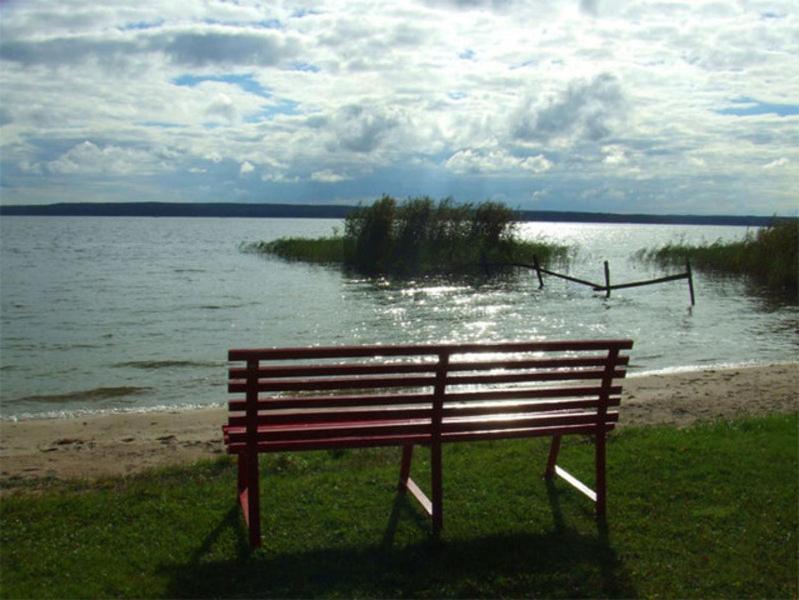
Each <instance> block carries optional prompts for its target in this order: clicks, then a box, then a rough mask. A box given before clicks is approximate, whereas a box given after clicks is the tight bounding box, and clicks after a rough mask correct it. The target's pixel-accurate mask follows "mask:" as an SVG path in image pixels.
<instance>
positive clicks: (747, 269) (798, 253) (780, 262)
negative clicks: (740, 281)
mask: <svg viewBox="0 0 799 600" xmlns="http://www.w3.org/2000/svg"><path fill="white" fill-rule="evenodd" d="M636 256H637V257H638V258H639V259H640V260H644V261H650V262H655V263H657V264H659V265H664V266H666V265H682V264H685V260H686V258H688V259H690V261H691V264H692V265H693V266H694V267H696V268H697V269H700V270H704V271H708V272H713V273H720V274H731V275H744V276H748V277H749V278H751V279H752V280H754V281H757V282H758V283H761V284H763V285H765V286H767V287H768V288H770V289H773V290H777V291H784V292H787V293H788V294H790V295H792V296H793V297H797V296H798V295H799V288H797V273H798V272H799V221H797V220H796V219H786V220H775V221H774V223H772V224H771V225H769V226H767V227H763V228H760V229H758V230H757V232H756V233H752V232H749V233H748V234H747V235H746V237H745V238H744V239H743V240H741V241H737V242H722V241H721V240H716V241H715V242H713V243H712V244H698V245H694V244H686V243H684V242H675V243H670V244H667V245H665V246H662V247H660V248H651V249H643V250H639V251H638V253H637V254H636Z"/></svg>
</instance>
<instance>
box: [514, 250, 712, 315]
mask: <svg viewBox="0 0 799 600" xmlns="http://www.w3.org/2000/svg"><path fill="white" fill-rule="evenodd" d="M508 266H514V267H525V268H528V269H533V270H534V271H535V273H536V275H537V276H538V287H539V289H541V288H543V287H544V278H543V277H542V274H546V275H551V276H553V277H559V278H560V279H565V280H566V281H571V282H573V283H579V284H581V285H586V286H589V287H591V288H592V289H593V290H594V291H595V292H602V291H604V292H605V297H606V298H610V292H611V291H612V290H621V289H626V288H633V287H640V286H644V285H654V284H656V283H666V282H668V281H679V280H680V279H687V280H688V292H689V294H690V296H691V306H695V305H696V297H695V296H694V276H693V271H692V270H691V262H690V261H689V260H688V259H687V258H686V259H685V272H684V273H677V274H675V275H667V276H665V277H658V278H656V279H647V280H644V281H631V282H628V283H616V284H611V282H610V265H609V264H608V261H605V285H602V284H599V283H594V282H593V281H587V280H585V279H580V278H579V277H572V276H571V275H566V274H564V273H556V272H555V271H551V270H549V269H545V268H544V267H542V266H541V264H540V263H539V262H538V257H537V256H534V257H533V264H529V263H510V264H509V265H508Z"/></svg>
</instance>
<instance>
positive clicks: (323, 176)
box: [311, 169, 350, 183]
mask: <svg viewBox="0 0 799 600" xmlns="http://www.w3.org/2000/svg"><path fill="white" fill-rule="evenodd" d="M348 179H350V177H347V176H346V175H340V174H339V173H336V172H335V171H333V170H331V169H323V170H321V171H315V172H314V173H312V174H311V181H317V182H319V183H338V182H340V181H346V180H348Z"/></svg>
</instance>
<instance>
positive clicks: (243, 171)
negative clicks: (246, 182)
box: [239, 160, 255, 175]
mask: <svg viewBox="0 0 799 600" xmlns="http://www.w3.org/2000/svg"><path fill="white" fill-rule="evenodd" d="M253 171H255V167H254V166H252V163H251V162H250V161H247V160H245V161H244V162H243V163H241V167H240V168H239V175H247V174H248V173H252V172H253Z"/></svg>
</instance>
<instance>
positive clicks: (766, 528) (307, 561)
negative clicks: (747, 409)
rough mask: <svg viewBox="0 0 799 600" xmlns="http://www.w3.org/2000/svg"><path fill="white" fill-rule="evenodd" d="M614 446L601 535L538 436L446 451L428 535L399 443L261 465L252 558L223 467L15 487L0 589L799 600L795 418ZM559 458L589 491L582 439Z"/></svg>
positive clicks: (627, 433)
mask: <svg viewBox="0 0 799 600" xmlns="http://www.w3.org/2000/svg"><path fill="white" fill-rule="evenodd" d="M611 440H612V441H611V443H610V444H609V449H608V451H609V482H610V495H609V519H608V526H607V527H606V528H604V527H601V526H598V524H597V522H596V521H595V520H594V518H593V516H592V507H591V504H590V502H589V501H588V500H587V499H586V498H584V497H583V496H581V495H580V494H579V493H577V492H576V491H574V490H572V489H571V488H570V487H568V486H567V485H566V484H565V483H564V482H562V481H557V482H555V483H554V485H552V486H550V487H548V486H547V485H546V484H545V483H544V482H543V481H542V480H541V479H540V472H541V470H542V467H543V464H544V462H545V460H546V450H547V443H546V441H545V440H525V441H514V442H496V443H474V444H462V445H458V444H453V445H449V446H447V447H445V451H444V465H445V467H444V472H445V480H444V493H445V498H444V506H445V523H444V532H443V534H442V536H441V539H440V540H439V541H435V540H434V539H433V538H432V537H431V533H430V524H429V522H428V520H427V519H426V518H423V516H422V514H421V512H420V510H419V508H418V507H417V506H416V505H415V504H414V503H412V502H411V501H410V500H408V499H405V498H403V497H400V498H399V499H398V498H397V496H396V494H395V491H394V486H395V481H396V478H397V471H398V460H399V455H398V450H396V449H387V450H385V449H380V450H360V451H347V452H338V453H329V452H308V453H299V454H290V455H274V456H269V457H267V458H266V459H265V472H266V473H268V475H267V476H266V477H265V478H264V483H263V509H262V514H263V519H264V524H263V525H264V543H265V546H264V548H263V549H261V550H258V551H256V552H252V553H251V552H249V551H248V550H247V546H246V534H245V530H244V527H243V524H242V521H241V517H240V515H239V512H238V510H237V508H236V506H235V504H234V499H233V498H234V487H235V467H234V466H233V465H232V463H230V462H228V461H218V462H215V463H206V464H203V465H198V466H195V467H190V468H180V469H171V470H167V471H160V472H151V473H146V474H143V475H140V476H136V477H130V478H127V479H112V480H107V481H104V482H101V483H99V484H92V485H88V484H78V483H72V484H64V483H52V482H51V483H47V482H44V483H41V484H39V485H37V486H24V487H21V488H18V489H14V490H12V491H6V492H5V495H4V496H3V498H2V503H1V505H0V517H2V529H1V530H0V553H1V554H0V595H1V596H2V597H9V598H10V597H37V598H46V597H51V598H63V597H108V596H121V597H256V596H268V597H314V596H325V597H347V598H351V597H421V598H430V597H435V598H439V597H455V596H459V597H463V596H466V597H499V596H513V597H520V596H524V597H538V596H543V597H625V598H626V597H637V596H646V597H663V598H674V597H702V598H704V597H714V598H740V597H774V598H791V597H794V598H795V597H797V593H798V592H799V590H797V527H798V526H799V523H798V522H797V493H798V492H799V490H797V477H796V473H797V466H798V465H797V462H798V461H797V417H796V415H791V416H774V417H768V418H760V419H747V420H741V421H736V422H733V423H717V424H712V425H702V426H698V427H694V428H691V429H688V430H675V429H670V428H641V429H627V430H622V431H618V432H615V433H614V434H613V435H612V436H611ZM418 459H419V460H418V462H417V463H416V464H415V465H414V477H415V478H416V480H417V481H419V482H420V483H422V485H423V486H424V487H427V486H425V485H424V484H425V483H426V482H427V481H428V479H427V477H426V473H427V470H426V468H427V466H428V465H427V457H426V456H425V453H424V452H423V451H420V452H419V456H418ZM561 463H562V464H563V465H564V466H565V467H566V468H568V469H569V470H570V471H572V472H573V473H575V474H576V475H577V476H579V477H581V478H584V479H585V480H587V481H590V480H591V476H590V473H591V464H592V446H591V445H590V444H589V443H587V441H586V440H583V439H580V438H573V439H569V440H568V442H566V441H565V440H564V448H563V450H562V457H561Z"/></svg>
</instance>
